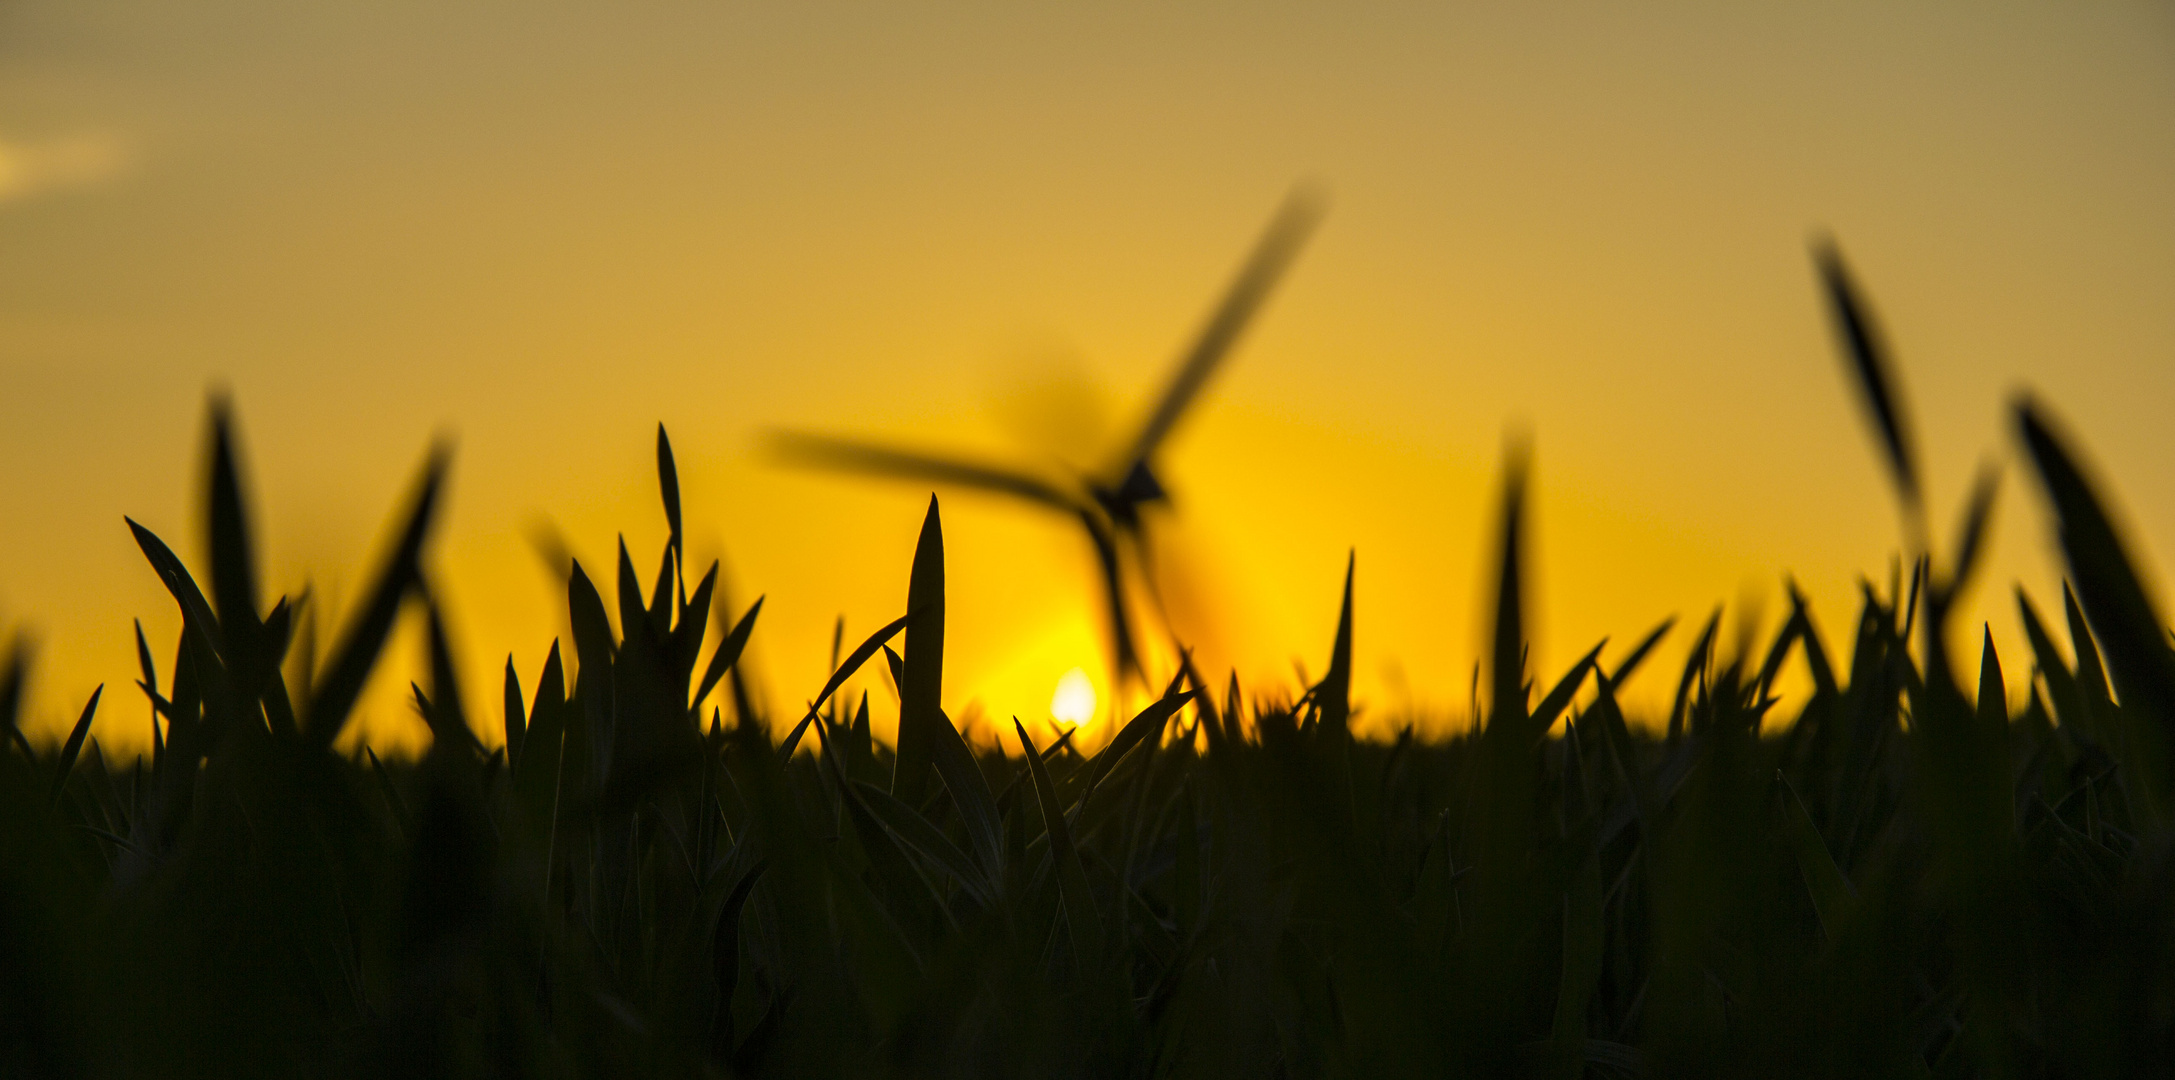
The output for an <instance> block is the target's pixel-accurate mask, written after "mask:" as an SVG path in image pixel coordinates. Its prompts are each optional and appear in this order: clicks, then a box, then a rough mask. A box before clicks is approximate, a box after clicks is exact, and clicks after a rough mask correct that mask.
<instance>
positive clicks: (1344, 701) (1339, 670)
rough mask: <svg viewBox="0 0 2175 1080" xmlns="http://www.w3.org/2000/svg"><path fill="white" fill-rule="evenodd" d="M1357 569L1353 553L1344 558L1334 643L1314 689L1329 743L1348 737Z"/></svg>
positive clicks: (1355, 554)
mask: <svg viewBox="0 0 2175 1080" xmlns="http://www.w3.org/2000/svg"><path fill="white" fill-rule="evenodd" d="M1358 565H1359V555H1358V553H1357V552H1353V553H1351V554H1349V555H1347V556H1346V557H1345V563H1344V602H1343V604H1342V605H1341V606H1340V607H1338V609H1337V638H1336V643H1335V644H1334V645H1332V646H1331V647H1330V649H1329V670H1328V671H1327V672H1324V673H1323V675H1322V681H1321V682H1319V683H1317V684H1315V687H1314V704H1315V707H1316V708H1318V709H1320V710H1321V725H1322V734H1323V735H1325V736H1327V737H1328V738H1330V739H1345V738H1349V737H1351V726H1352V571H1353V570H1354V569H1355V568H1356V567H1357V566H1358Z"/></svg>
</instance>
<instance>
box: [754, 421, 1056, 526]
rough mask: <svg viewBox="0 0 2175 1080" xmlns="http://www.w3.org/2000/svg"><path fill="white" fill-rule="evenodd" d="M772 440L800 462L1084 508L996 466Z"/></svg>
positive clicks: (802, 436) (790, 437)
mask: <svg viewBox="0 0 2175 1080" xmlns="http://www.w3.org/2000/svg"><path fill="white" fill-rule="evenodd" d="M768 442H769V446H770V451H771V453H772V454H774V455H775V456H777V457H778V458H780V459H781V460H784V461H787V462H791V463H793V464H797V465H806V466H811V467H814V468H819V469H835V470H838V471H841V472H857V473H867V474H872V475H876V476H890V477H896V478H900V479H909V480H929V481H934V482H936V483H943V484H957V485H959V486H961V487H971V488H979V489H981V490H983V491H994V492H997V493H999V494H1005V495H1012V496H1016V497H1018V498H1023V499H1028V500H1031V501H1034V502H1038V503H1042V504H1043V505H1045V506H1050V507H1054V508H1056V509H1059V510H1065V511H1068V512H1071V511H1076V510H1077V509H1078V504H1077V503H1076V502H1075V501H1074V500H1073V499H1071V498H1068V497H1067V496H1066V495H1065V493H1064V492H1062V491H1059V490H1058V489H1057V488H1056V487H1054V486H1052V485H1051V484H1049V483H1048V482H1047V481H1044V480H1042V479H1040V478H1038V477H1035V476H1030V475H1028V474H1026V473H1019V472H1013V471H1011V470H1009V469H1004V468H999V467H997V466H993V465H984V464H980V463H977V462H971V461H960V460H957V459H955V458H940V457H934V456H931V455H928V454H922V453H916V452H913V451H908V450H897V449H893V448H890V447H884V446H875V445H871V444H869V443H863V442H857V441H854V440H851V439H840V438H835V437H833V436H829V435H814V434H809V433H807V432H800V431H774V432H772V433H770V436H769V438H768Z"/></svg>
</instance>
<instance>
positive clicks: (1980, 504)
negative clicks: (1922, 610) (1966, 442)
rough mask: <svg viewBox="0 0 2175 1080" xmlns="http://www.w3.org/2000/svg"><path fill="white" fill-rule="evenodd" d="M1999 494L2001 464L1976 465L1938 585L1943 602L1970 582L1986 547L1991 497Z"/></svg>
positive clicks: (1991, 514) (1990, 513) (1992, 499)
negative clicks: (1945, 573) (1949, 558)
mask: <svg viewBox="0 0 2175 1080" xmlns="http://www.w3.org/2000/svg"><path fill="white" fill-rule="evenodd" d="M2000 494H2001V466H2000V465H1999V464H1997V463H1995V462H1991V461H1989V462H1987V463H1986V464H1984V465H1982V466H1980V467H1979V475H1978V478H1977V479H1976V480H1974V481H1972V483H1971V501H1970V502H1968V503H1966V504H1964V516H1963V521H1962V523H1961V524H1960V525H1958V527H1957V530H1956V557H1955V561H1954V562H1953V563H1952V564H1951V566H1950V568H1949V578H1948V582H1947V584H1946V585H1944V586H1943V587H1942V593H1943V597H1942V599H1943V603H1944V604H1945V603H1948V602H1950V601H1951V600H1952V599H1953V598H1954V597H1955V596H1956V595H1957V594H1958V593H1961V592H1962V591H1963V590H1964V587H1965V586H1967V585H1969V584H1970V583H1971V575H1972V573H1973V572H1974V571H1976V570H1977V569H1978V567H1979V557H1980V555H1981V554H1983V553H1984V552H1985V550H1986V526H1987V523H1988V522H1990V521H1992V520H1993V517H1994V501H1995V497H1996V496H1998V495H2000Z"/></svg>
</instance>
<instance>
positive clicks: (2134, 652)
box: [2016, 399, 2175, 807]
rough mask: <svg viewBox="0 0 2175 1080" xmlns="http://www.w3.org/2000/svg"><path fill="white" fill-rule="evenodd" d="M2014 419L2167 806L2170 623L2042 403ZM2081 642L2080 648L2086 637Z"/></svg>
mask: <svg viewBox="0 0 2175 1080" xmlns="http://www.w3.org/2000/svg"><path fill="white" fill-rule="evenodd" d="M2016 419H2017V425H2018V427H2019V428H2020V429H2021V430H2022V433H2023V436H2024V442H2025V445H2026V446H2027V447H2029V448H2030V450H2031V455H2032V461H2033V462H2034V463H2035V464H2036V465H2037V466H2038V467H2039V476H2040V479H2041V480H2042V481H2043V482H2044V484H2045V486H2046V489H2047V494H2048V496H2049V498H2050V500H2051V501H2052V502H2053V504H2054V509H2055V513H2056V515H2057V517H2058V518H2059V519H2060V522H2061V530H2060V531H2061V541H2062V549H2063V552H2064V553H2065V554H2066V555H2067V556H2068V557H2069V568H2070V573H2071V574H2072V575H2073V576H2074V578H2075V579H2076V584H2077V597H2078V599H2079V600H2080V601H2081V602H2082V604H2083V607H2084V613H2085V614H2086V615H2087V616H2089V617H2090V618H2091V622H2092V630H2093V631H2094V632H2095V633H2096V635H2097V636H2098V638H2099V641H2100V645H2101V646H2102V647H2103V648H2104V649H2105V650H2106V657H2107V668H2108V671H2109V673H2110V674H2111V675H2112V676H2113V681H2114V683H2115V688H2116V690H2117V691H2118V692H2119V693H2120V694H2121V695H2122V710H2121V713H2122V716H2123V718H2124V720H2125V728H2126V731H2125V734H2126V735H2128V736H2130V737H2132V738H2135V739H2137V740H2138V743H2137V744H2136V745H2135V746H2134V747H2133V749H2134V750H2135V751H2136V752H2138V753H2140V755H2141V756H2142V757H2143V759H2144V761H2143V763H2144V764H2145V765H2146V766H2147V768H2148V769H2149V770H2150V771H2151V773H2152V781H2153V782H2152V783H2151V784H2149V785H2141V786H2143V787H2145V788H2147V790H2150V791H2152V793H2153V794H2154V795H2155V796H2156V797H2157V798H2158V799H2159V800H2160V804H2161V806H2162V807H2165V806H2166V800H2167V799H2168V798H2169V797H2170V794H2171V793H2170V792H2169V785H2170V781H2171V779H2175V776H2171V769H2170V761H2169V758H2168V742H2169V739H2170V734H2171V733H2170V731H2169V728H2170V727H2171V726H2175V651H2171V650H2170V649H2169V647H2168V636H2167V623H2166V622H2164V621H2162V619H2161V617H2160V613H2159V612H2158V611H2157V610H2156V609H2155V608H2154V605H2153V603H2152V600H2151V598H2150V597H2148V596H2147V595H2146V593H2145V587H2144V583H2143V582H2142V581H2141V580H2140V579H2139V578H2138V575H2137V571H2136V569H2135V567H2136V563H2135V562H2134V561H2132V560H2131V558H2130V555H2129V552H2128V551H2127V550H2126V549H2125V548H2124V545H2123V543H2122V539H2121V537H2120V535H2118V534H2117V533H2116V531H2115V526H2114V523H2113V521H2112V520H2110V519H2109V517H2108V515H2107V511H2106V509H2105V503H2104V502H2103V501H2102V500H2101V499H2100V497H2099V495H2098V494H2097V493H2095V492H2094V491H2093V490H2092V485H2091V484H2090V482H2089V481H2088V480H2087V479H2086V478H2085V475H2084V472H2083V470H2082V469H2080V468H2079V467H2078V465H2077V463H2076V459H2075V456H2074V455H2073V454H2071V453H2070V451H2069V450H2068V448H2067V447H2066V446H2065V445H2064V443H2063V440H2062V439H2061V438H2060V437H2059V436H2057V435H2056V434H2055V432H2054V431H2053V429H2052V428H2051V427H2050V426H2049V425H2048V423H2047V421H2046V420H2045V418H2044V417H2042V416H2041V415H2040V412H2039V408H2038V406H2037V405H2036V404H2034V403H2033V402H2032V401H2030V400H2029V399H2026V400H2024V401H2020V402H2018V403H2017V406H2016ZM2077 647H2078V649H2079V650H2080V652H2081V650H2082V649H2083V648H2084V644H2083V642H2082V641H2080V642H2079V643H2078V646H2077ZM2079 664H2080V666H2081V665H2082V657H2081V656H2080V658H2079ZM2133 718H2134V719H2133Z"/></svg>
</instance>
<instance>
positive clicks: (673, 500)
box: [657, 424, 686, 577]
mask: <svg viewBox="0 0 2175 1080" xmlns="http://www.w3.org/2000/svg"><path fill="white" fill-rule="evenodd" d="M657 491H658V494H659V495H661V496H663V498H664V502H665V524H666V525H667V526H669V527H670V528H671V530H672V535H671V537H670V538H669V539H668V540H667V541H666V543H668V544H670V545H672V558H673V559H674V565H675V567H677V566H678V565H679V564H680V563H681V562H684V561H685V559H686V554H685V550H686V549H685V547H684V544H685V541H684V540H683V539H682V536H683V534H682V533H681V532H680V467H679V465H677V464H676V463H674V462H673V460H672V440H671V439H670V438H668V437H666V435H665V426H664V425H663V424H658V425H657ZM682 576H683V577H684V576H685V575H684V573H683V574H682Z"/></svg>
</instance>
